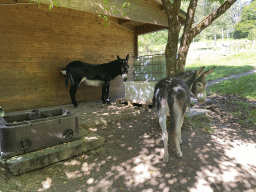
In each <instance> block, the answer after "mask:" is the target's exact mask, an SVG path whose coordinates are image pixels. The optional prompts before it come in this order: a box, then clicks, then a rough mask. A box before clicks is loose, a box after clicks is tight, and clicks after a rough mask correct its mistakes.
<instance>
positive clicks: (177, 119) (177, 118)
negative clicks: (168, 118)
mask: <svg viewBox="0 0 256 192" xmlns="http://www.w3.org/2000/svg"><path fill="white" fill-rule="evenodd" d="M173 118H174V119H173V120H174V133H173V136H174V143H175V147H176V154H177V157H182V152H181V149H180V144H181V143H182V140H181V126H182V124H183V120H184V113H183V112H182V106H181V102H178V100H177V98H176V97H174V103H173Z"/></svg>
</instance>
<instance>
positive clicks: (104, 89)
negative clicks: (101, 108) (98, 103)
mask: <svg viewBox="0 0 256 192" xmlns="http://www.w3.org/2000/svg"><path fill="white" fill-rule="evenodd" d="M108 95H109V84H108V83H107V84H105V85H103V86H102V96H101V100H102V101H103V103H104V104H105V103H109V97H108Z"/></svg>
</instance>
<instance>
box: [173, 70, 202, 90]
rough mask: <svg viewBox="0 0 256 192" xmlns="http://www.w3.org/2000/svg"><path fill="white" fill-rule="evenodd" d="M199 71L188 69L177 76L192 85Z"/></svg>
mask: <svg viewBox="0 0 256 192" xmlns="http://www.w3.org/2000/svg"><path fill="white" fill-rule="evenodd" d="M196 75H197V71H195V70H188V71H182V72H180V73H179V74H178V75H176V77H178V78H180V79H182V80H183V81H184V82H185V83H186V84H187V85H188V87H190V86H191V85H192V83H193V81H194V80H195V79H196Z"/></svg>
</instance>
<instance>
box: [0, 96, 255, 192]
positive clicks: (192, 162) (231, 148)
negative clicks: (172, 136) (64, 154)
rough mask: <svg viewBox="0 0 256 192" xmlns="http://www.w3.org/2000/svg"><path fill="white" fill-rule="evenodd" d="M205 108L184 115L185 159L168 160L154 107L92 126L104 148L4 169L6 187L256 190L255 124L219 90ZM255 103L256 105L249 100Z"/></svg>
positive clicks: (0, 186)
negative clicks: (17, 171) (39, 165)
mask: <svg viewBox="0 0 256 192" xmlns="http://www.w3.org/2000/svg"><path fill="white" fill-rule="evenodd" d="M208 98H210V99H211V100H210V101H208V102H207V103H206V104H203V105H201V106H198V105H196V106H195V107H200V108H206V109H209V110H210V111H211V112H209V113H208V114H207V116H206V117H201V118H197V119H196V120H195V119H194V120H193V121H191V120H186V121H185V123H184V125H183V129H182V140H183V144H182V145H181V150H182V152H183V157H182V158H176V157H175V151H174V147H173V144H172V143H170V146H169V149H170V160H169V162H168V163H164V162H163V161H162V158H163V142H162V139H161V129H160V127H159V124H158V119H157V117H156V115H155V113H154V112H150V111H149V112H145V113H144V114H143V115H142V116H141V117H139V118H137V119H133V120H129V121H122V122H114V123H109V124H108V125H107V126H102V127H94V128H90V130H91V131H94V132H95V133H97V134H99V135H101V136H103V137H105V139H106V141H105V144H104V146H103V147H100V148H98V149H96V150H93V151H91V152H88V153H85V154H83V155H81V156H78V157H74V158H72V159H69V160H66V161H63V162H59V163H56V164H54V165H51V166H48V167H45V168H43V169H40V170H35V171H31V172H29V173H26V174H22V175H20V176H12V175H11V173H10V172H9V171H8V170H5V169H4V168H2V169H1V170H0V191H1V192H9V191H10V192H16V191H18V192H23V191H57V192H58V191H60V192H63V191H68V192H82V191H91V192H94V191H111V192H114V191H143V192H146V191H147V192H153V191H176V192H177V191H178V192H180V191H199V192H208V191H223V192H224V191H226V192H227V191H232V192H236V191H247V192H252V191H256V125H253V124H249V123H248V124H245V125H240V124H239V123H238V121H239V119H237V118H235V117H233V116H232V114H231V113H232V112H234V111H237V110H240V109H238V108H237V105H235V104H231V103H230V102H228V101H230V100H237V101H244V99H241V98H239V97H234V96H220V95H214V96H210V97H208ZM251 106H252V107H256V103H255V102H253V101H251Z"/></svg>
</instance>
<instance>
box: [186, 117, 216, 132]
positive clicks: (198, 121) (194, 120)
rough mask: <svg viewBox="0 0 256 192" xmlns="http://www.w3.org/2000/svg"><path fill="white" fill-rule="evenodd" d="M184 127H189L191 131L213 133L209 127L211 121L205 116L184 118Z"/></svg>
mask: <svg viewBox="0 0 256 192" xmlns="http://www.w3.org/2000/svg"><path fill="white" fill-rule="evenodd" d="M185 125H189V126H191V127H192V128H193V129H201V130H203V131H204V132H206V133H213V132H214V131H215V129H213V128H212V126H211V120H210V119H209V118H208V117H207V116H206V115H205V114H204V115H202V114H201V115H196V116H193V117H189V118H187V117H185Z"/></svg>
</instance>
